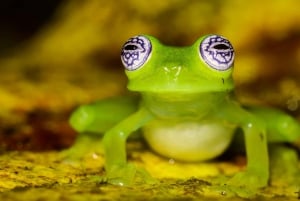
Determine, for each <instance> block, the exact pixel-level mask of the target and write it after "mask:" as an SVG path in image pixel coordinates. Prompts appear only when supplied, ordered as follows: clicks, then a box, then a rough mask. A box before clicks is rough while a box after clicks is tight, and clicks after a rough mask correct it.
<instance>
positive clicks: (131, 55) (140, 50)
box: [121, 36, 152, 71]
mask: <svg viewBox="0 0 300 201" xmlns="http://www.w3.org/2000/svg"><path fill="white" fill-rule="evenodd" d="M151 50H152V45H151V42H150V40H149V39H148V38H147V37H145V36H134V37H132V38H130V39H128V40H127V41H126V42H125V44H124V45H123V47H122V51H121V60H122V63H123V65H124V67H125V69H126V70H129V71H133V70H137V69H138V68H140V67H141V66H142V65H143V64H145V63H146V61H147V60H148V58H149V57H150V55H151Z"/></svg>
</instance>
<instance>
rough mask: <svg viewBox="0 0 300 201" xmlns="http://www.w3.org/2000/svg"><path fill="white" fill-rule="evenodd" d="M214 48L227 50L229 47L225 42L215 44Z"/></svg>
mask: <svg viewBox="0 0 300 201" xmlns="http://www.w3.org/2000/svg"><path fill="white" fill-rule="evenodd" d="M214 49H217V50H226V49H229V47H228V46H227V45H225V44H217V45H214Z"/></svg>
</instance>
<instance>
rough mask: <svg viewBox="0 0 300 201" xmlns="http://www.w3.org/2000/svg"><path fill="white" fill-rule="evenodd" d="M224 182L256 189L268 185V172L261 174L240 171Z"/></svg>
mask: <svg viewBox="0 0 300 201" xmlns="http://www.w3.org/2000/svg"><path fill="white" fill-rule="evenodd" d="M226 184H227V185H230V186H236V187H246V188H248V189H258V188H262V187H265V186H267V185H268V174H261V173H258V172H255V171H245V172H240V173H237V174H236V175H234V176H233V177H232V178H231V179H229V180H228V182H227V183H226Z"/></svg>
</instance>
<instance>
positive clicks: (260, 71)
mask: <svg viewBox="0 0 300 201" xmlns="http://www.w3.org/2000/svg"><path fill="white" fill-rule="evenodd" d="M32 6H34V5H32ZM299 7H300V2H299V0H284V1H283V0H265V1H259V0H253V1H241V0H231V1H229V0H224V1H221V0H211V1H204V0H201V1H199V0H172V1H171V0H164V1H161V0H152V1H139V0H119V1H104V0H89V1H80V0H64V1H61V3H60V4H59V6H58V8H57V9H56V10H55V12H54V13H53V15H52V18H51V19H50V20H47V21H45V22H44V23H43V25H42V26H40V27H39V29H38V30H37V31H36V32H35V34H34V35H32V36H31V37H28V38H27V40H23V41H22V42H18V43H17V44H16V43H15V45H14V46H13V47H11V48H7V49H4V50H1V52H2V55H1V57H0V72H1V78H0V104H1V106H2V109H1V111H0V121H1V124H0V132H1V133H0V142H1V143H0V151H6V150H24V149H25V150H40V151H41V150H49V149H50V150H51V149H60V148H63V147H66V146H69V145H70V143H72V140H73V139H74V135H75V134H74V132H73V131H72V130H71V129H70V128H69V127H68V125H67V117H68V114H69V112H70V111H71V110H72V109H73V108H74V107H75V106H77V105H79V104H82V103H86V102H91V101H94V100H96V99H99V98H104V97H108V96H113V95H116V94H121V93H126V92H125V87H126V78H125V76H124V74H123V69H122V66H121V62H120V59H119V52H120V47H121V46H122V44H123V42H124V41H125V40H126V39H127V38H129V37H131V36H133V35H137V34H141V33H145V34H150V35H154V36H156V37H157V38H159V39H160V40H161V41H162V42H164V43H166V44H170V45H189V44H191V43H193V42H194V41H195V40H196V39H197V38H198V37H199V36H202V35H204V34H207V33H217V34H221V35H224V36H226V38H228V39H229V40H230V41H231V42H232V44H233V45H234V47H235V50H236V62H235V72H234V77H235V80H236V84H237V96H238V98H239V99H240V100H241V101H243V102H249V103H258V104H270V105H274V106H278V107H281V108H283V109H285V110H287V111H289V112H290V113H292V114H293V115H294V116H295V117H298V118H299V117H300V114H299V106H298V105H299V100H300V12H299ZM44 8H45V7H44ZM0 26H1V25H0ZM0 29H1V27H0ZM7 40H12V37H8V38H7ZM1 41H3V39H2V40H1ZM8 43H9V44H14V42H13V41H10V42H8ZM3 52H4V53H3ZM49 139H50V140H49ZM3 157H6V159H4V158H1V159H0V160H2V162H6V161H7V160H8V158H9V157H10V155H7V156H6V155H3ZM30 157H33V158H34V156H30ZM37 157H38V156H37ZM15 160H16V161H15ZM19 160H21V162H22V159H20V158H17V159H16V158H15V157H12V161H10V162H11V163H12V164H15V165H12V166H9V168H8V169H9V170H10V171H13V170H14V168H16V167H18V166H22V165H19V164H18V163H17V162H18V161H19ZM24 160H28V159H27V158H26V157H25V159H24ZM32 161H36V159H32ZM14 162H16V163H14ZM23 162H24V161H23ZM2 164H3V163H2ZM32 165H33V166H34V164H32ZM44 165H45V166H47V164H44ZM1 168H3V167H1ZM191 168H192V167H190V166H186V167H185V172H189V170H190V169H191ZM150 169H151V168H150ZM67 170H68V169H66V171H67ZM214 170H215V169H214V168H212V171H214ZM6 171H7V170H6ZM59 171H60V170H58V172H59ZM177 171H179V170H177ZM1 174H3V173H1ZM20 174H21V173H20ZM20 174H19V175H17V176H16V177H20ZM33 174H36V175H32V176H30V177H28V178H27V179H28V180H31V181H30V182H28V181H27V180H26V179H25V180H24V181H23V180H22V182H21V183H22V185H21V187H22V189H24V188H25V187H31V186H36V187H39V186H45V185H46V184H47V183H48V184H49V183H51V182H52V181H53V180H52V179H53V178H47V177H44V176H43V171H42V173H41V172H39V171H37V172H33ZM47 174H48V173H47ZM51 174H52V173H51ZM70 174H71V173H70ZM166 174H167V173H166ZM208 175H209V173H208ZM36 178H38V179H39V180H38V181H39V182H37V183H34V182H35V179H36ZM43 178H44V179H45V180H43ZM54 180H55V178H54ZM50 181H51V182H50ZM14 182H15V183H14ZM18 182H20V181H18V180H17V181H16V180H13V181H9V182H8V183H5V182H4V184H7V185H8V186H6V187H5V188H6V189H14V188H16V187H20V185H19V183H18ZM2 184H3V183H2ZM54 189H55V188H54ZM98 190H99V189H98ZM22 192H23V190H22ZM18 193H19V194H20V191H19V192H18ZM33 193H36V191H33ZM266 194H268V195H269V196H270V195H273V194H274V192H272V191H270V192H269V193H266ZM282 195H284V193H283V194H281V195H280V196H282ZM6 196H7V197H6V198H11V197H10V196H11V194H9V193H8V194H6ZM12 200H13V199H12Z"/></svg>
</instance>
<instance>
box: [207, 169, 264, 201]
mask: <svg viewBox="0 0 300 201" xmlns="http://www.w3.org/2000/svg"><path fill="white" fill-rule="evenodd" d="M267 181H268V179H267V178H265V179H262V177H260V176H259V174H257V173H255V172H251V171H245V172H240V173H237V174H236V175H234V176H233V177H231V178H229V177H227V176H219V177H216V178H212V179H211V182H212V184H213V185H212V186H210V187H209V188H208V193H209V194H213V195H216V196H218V195H222V196H224V195H226V196H227V197H233V196H239V197H243V198H251V197H254V196H256V195H257V193H258V192H259V188H261V187H264V186H266V185H267Z"/></svg>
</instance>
